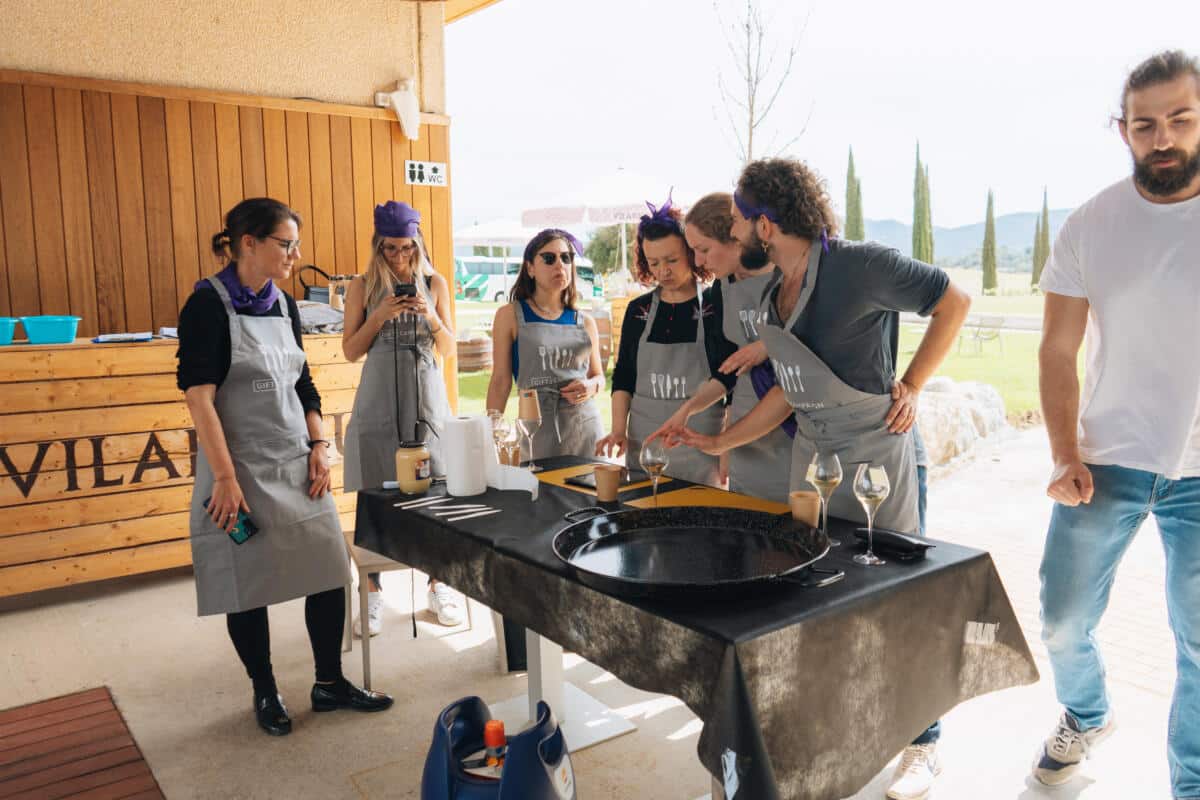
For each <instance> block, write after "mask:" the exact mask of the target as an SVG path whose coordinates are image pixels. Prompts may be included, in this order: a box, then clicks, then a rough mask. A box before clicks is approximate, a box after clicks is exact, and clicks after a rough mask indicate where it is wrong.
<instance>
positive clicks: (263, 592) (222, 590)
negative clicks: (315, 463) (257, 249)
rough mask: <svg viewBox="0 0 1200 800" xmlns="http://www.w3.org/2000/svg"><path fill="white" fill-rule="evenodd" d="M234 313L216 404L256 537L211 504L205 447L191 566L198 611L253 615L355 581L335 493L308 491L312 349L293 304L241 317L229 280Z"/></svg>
mask: <svg viewBox="0 0 1200 800" xmlns="http://www.w3.org/2000/svg"><path fill="white" fill-rule="evenodd" d="M208 282H209V283H210V284H212V286H213V287H214V288H215V289H216V290H217V294H218V295H220V297H221V301H222V302H223V303H224V304H225V312H226V313H227V314H228V315H229V341H230V359H229V374H228V375H226V376H225V381H224V383H222V384H221V385H220V386H219V387H218V388H217V396H216V409H217V416H218V417H219V418H220V420H221V427H222V428H223V429H224V432H225V443H226V445H227V446H228V447H229V454H230V456H232V458H233V467H234V471H235V473H236V475H237V481H238V485H239V486H241V488H242V492H243V494H244V495H245V497H246V505H248V506H249V507H250V519H251V520H252V521H253V522H254V524H255V525H257V526H258V533H257V534H256V535H254V536H252V537H251V538H250V539H248V540H247V541H246V542H244V543H243V544H235V543H234V542H233V540H232V539H230V538H229V535H228V534H227V533H225V531H224V530H222V529H221V528H218V527H217V526H216V525H215V524H214V523H213V521H212V519H210V518H209V516H208V513H207V512H206V511H205V510H204V501H205V500H207V499H209V498H210V497H211V496H212V489H213V473H212V468H211V467H210V466H209V463H208V458H207V457H206V456H205V453H204V449H203V448H201V449H200V452H199V453H198V454H197V457H196V482H195V485H194V487H193V489H192V508H191V516H190V523H191V540H192V564H193V570H194V573H195V576H196V601H197V606H198V610H199V613H200V615H202V616H203V615H205V614H229V613H232V612H236V611H248V610H250V609H253V608H259V607H261V606H269V605H272V604H273V603H281V602H283V601H285V600H291V599H293V598H296V597H304V596H306V595H310V594H316V593H318V592H324V591H328V590H329V589H336V588H338V587H339V586H345V585H346V584H348V583H350V564H349V562H348V560H347V553H346V540H345V539H344V538H342V526H341V523H340V522H339V521H338V512H337V506H336V505H335V504H334V502H333V496H332V495H331V494H329V493H328V492H326V494H325V496H324V497H321V498H319V499H316V500H313V499H312V498H310V497H309V496H308V485H309V481H308V454H309V449H308V426H307V425H306V424H305V420H304V408H303V407H302V406H301V405H300V398H299V397H298V396H297V395H296V381H297V380H299V378H300V372H301V370H302V369H303V367H304V362H305V356H304V351H303V350H301V349H300V348H299V347H298V346H297V345H296V338H295V334H293V333H292V325H291V320H290V318H289V317H288V311H287V302H286V301H285V300H284V299H283V298H282V297H280V298H279V300H278V303H279V307H280V310H281V311H282V313H283V316H281V317H250V316H245V317H243V316H239V315H238V313H237V312H236V311H234V309H233V304H232V303H231V302H230V300H229V293H228V292H227V291H226V290H225V287H224V285H222V283H221V282H220V281H219V280H217V279H215V278H209V279H208Z"/></svg>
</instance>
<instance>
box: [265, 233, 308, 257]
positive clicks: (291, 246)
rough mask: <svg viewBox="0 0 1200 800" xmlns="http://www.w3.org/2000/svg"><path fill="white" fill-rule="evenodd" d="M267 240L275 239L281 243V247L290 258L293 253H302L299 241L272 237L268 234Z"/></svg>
mask: <svg viewBox="0 0 1200 800" xmlns="http://www.w3.org/2000/svg"><path fill="white" fill-rule="evenodd" d="M267 238H268V239H274V240H275V241H277V242H279V246H280V247H282V248H283V249H284V251H285V252H286V253H287V254H288V255H289V256H290V255H292V254H293V253H299V252H300V240H299V239H280V238H279V237H278V236H272V235H271V234H267Z"/></svg>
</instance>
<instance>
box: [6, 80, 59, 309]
mask: <svg viewBox="0 0 1200 800" xmlns="http://www.w3.org/2000/svg"><path fill="white" fill-rule="evenodd" d="M25 131H26V134H27V141H28V142H29V177H30V189H31V192H32V195H33V230H34V242H35V244H36V246H37V283H38V295H39V298H40V300H41V307H42V308H43V309H45V313H47V314H51V313H54V311H55V309H56V308H57V310H58V311H61V312H64V313H65V312H66V311H68V310H69V306H70V303H69V302H65V300H66V298H67V297H68V296H69V295H68V293H67V252H66V245H65V243H64V241H63V209H62V189H61V188H60V184H59V176H58V137H57V136H55V133H54V91H53V90H52V89H48V88H46V87H43V86H26V87H25ZM5 152H8V151H5ZM2 182H3V181H2V180H0V183H2Z"/></svg>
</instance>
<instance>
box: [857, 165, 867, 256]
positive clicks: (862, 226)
mask: <svg viewBox="0 0 1200 800" xmlns="http://www.w3.org/2000/svg"><path fill="white" fill-rule="evenodd" d="M854 230H855V231H856V232H857V233H858V238H857V241H860V242H862V241H865V240H866V238H867V221H866V219H864V217H863V201H862V178H855V179H854Z"/></svg>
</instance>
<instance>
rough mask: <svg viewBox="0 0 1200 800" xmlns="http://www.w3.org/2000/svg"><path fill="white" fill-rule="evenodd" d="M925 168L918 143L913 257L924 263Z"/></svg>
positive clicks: (914, 194)
mask: <svg viewBox="0 0 1200 800" xmlns="http://www.w3.org/2000/svg"><path fill="white" fill-rule="evenodd" d="M925 179H926V174H925V168H924V167H922V166H921V143H920V142H917V167H916V172H915V174H914V175H913V224H912V257H913V258H915V259H917V260H918V261H924V259H923V258H922V255H924V252H925V241H926V236H925V229H924V226H925Z"/></svg>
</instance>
